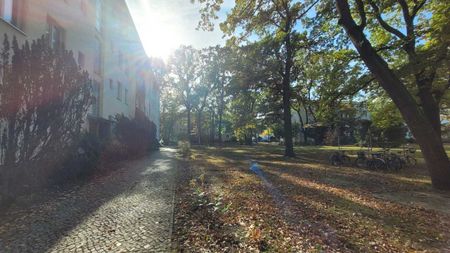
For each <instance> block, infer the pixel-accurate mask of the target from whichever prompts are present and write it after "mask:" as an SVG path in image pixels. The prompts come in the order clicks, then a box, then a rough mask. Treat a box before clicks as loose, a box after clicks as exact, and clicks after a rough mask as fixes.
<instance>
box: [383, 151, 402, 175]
mask: <svg viewBox="0 0 450 253" xmlns="http://www.w3.org/2000/svg"><path fill="white" fill-rule="evenodd" d="M381 159H383V160H384V162H385V163H386V167H387V169H390V170H396V171H397V170H400V169H401V168H402V167H403V162H402V159H401V158H400V157H399V156H398V155H396V154H395V153H393V152H391V151H390V149H388V148H385V149H383V152H382V153H381Z"/></svg>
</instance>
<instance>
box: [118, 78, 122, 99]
mask: <svg viewBox="0 0 450 253" xmlns="http://www.w3.org/2000/svg"><path fill="white" fill-rule="evenodd" d="M117 99H118V100H122V83H121V82H117Z"/></svg>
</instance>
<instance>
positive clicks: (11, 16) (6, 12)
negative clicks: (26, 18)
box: [0, 0, 20, 26]
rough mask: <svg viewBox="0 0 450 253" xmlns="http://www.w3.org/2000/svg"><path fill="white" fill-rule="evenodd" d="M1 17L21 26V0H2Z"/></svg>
mask: <svg viewBox="0 0 450 253" xmlns="http://www.w3.org/2000/svg"><path fill="white" fill-rule="evenodd" d="M0 10H1V12H0V13H1V17H2V18H3V20H5V21H6V22H8V23H11V24H13V25H15V26H19V22H18V21H19V12H20V5H19V1H14V0H0Z"/></svg>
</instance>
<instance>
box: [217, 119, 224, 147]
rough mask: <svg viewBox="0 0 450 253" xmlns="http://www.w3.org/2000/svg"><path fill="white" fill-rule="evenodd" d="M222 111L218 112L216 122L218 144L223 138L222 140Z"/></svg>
mask: <svg viewBox="0 0 450 253" xmlns="http://www.w3.org/2000/svg"><path fill="white" fill-rule="evenodd" d="M222 114H223V113H222V112H219V123H218V127H219V128H218V129H219V130H218V131H219V132H218V135H219V144H222V142H223V140H222Z"/></svg>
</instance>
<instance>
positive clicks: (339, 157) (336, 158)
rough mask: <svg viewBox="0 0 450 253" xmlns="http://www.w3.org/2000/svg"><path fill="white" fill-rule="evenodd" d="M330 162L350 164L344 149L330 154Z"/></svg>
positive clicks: (339, 164) (336, 164)
mask: <svg viewBox="0 0 450 253" xmlns="http://www.w3.org/2000/svg"><path fill="white" fill-rule="evenodd" d="M330 163H331V165H333V166H342V165H345V164H351V159H350V156H348V155H347V154H346V153H345V150H341V151H336V152H334V153H333V154H332V155H331V156H330Z"/></svg>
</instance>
